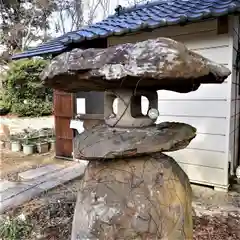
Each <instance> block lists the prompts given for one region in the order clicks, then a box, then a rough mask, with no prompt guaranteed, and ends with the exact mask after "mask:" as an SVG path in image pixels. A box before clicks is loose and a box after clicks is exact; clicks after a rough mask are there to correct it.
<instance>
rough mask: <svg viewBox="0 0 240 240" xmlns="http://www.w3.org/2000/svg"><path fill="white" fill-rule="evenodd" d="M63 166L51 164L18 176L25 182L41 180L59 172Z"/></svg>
mask: <svg viewBox="0 0 240 240" xmlns="http://www.w3.org/2000/svg"><path fill="white" fill-rule="evenodd" d="M62 168H63V166H60V165H57V164H49V165H46V166H42V167H39V168H35V169H30V170H27V171H25V172H21V173H19V174H18V176H19V177H20V179H22V180H24V181H29V180H32V179H36V178H39V177H41V176H43V175H46V174H49V173H52V172H55V171H57V170H60V169H62Z"/></svg>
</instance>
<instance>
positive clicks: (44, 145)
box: [36, 140, 48, 153]
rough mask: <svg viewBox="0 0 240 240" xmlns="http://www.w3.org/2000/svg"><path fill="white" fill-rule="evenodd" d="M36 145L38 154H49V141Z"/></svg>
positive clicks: (42, 141)
mask: <svg viewBox="0 0 240 240" xmlns="http://www.w3.org/2000/svg"><path fill="white" fill-rule="evenodd" d="M36 145H37V152H38V153H46V152H48V142H47V141H44V140H39V142H37V143H36Z"/></svg>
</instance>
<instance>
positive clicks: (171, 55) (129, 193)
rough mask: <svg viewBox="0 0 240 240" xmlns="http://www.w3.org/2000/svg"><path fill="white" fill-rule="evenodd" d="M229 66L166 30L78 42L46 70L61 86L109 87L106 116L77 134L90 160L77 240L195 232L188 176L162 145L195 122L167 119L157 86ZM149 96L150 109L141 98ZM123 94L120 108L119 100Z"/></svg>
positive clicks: (78, 151)
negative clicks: (103, 43) (83, 45)
mask: <svg viewBox="0 0 240 240" xmlns="http://www.w3.org/2000/svg"><path fill="white" fill-rule="evenodd" d="M229 74H230V71H229V70H228V69H227V68H225V67H224V66H221V65H218V64H216V63H213V62H211V61H210V60H208V59H206V58H203V57H202V56H200V55H198V54H196V53H194V52H192V51H189V50H188V49H187V48H186V47H185V46H184V45H183V44H181V43H178V42H176V41H173V40H171V39H166V38H157V39H153V40H147V41H144V42H139V43H136V44H129V43H126V44H122V45H117V46H113V47H109V48H107V49H87V50H80V49H74V50H72V51H71V52H68V53H63V54H61V55H59V56H58V57H56V58H55V59H53V61H52V62H51V64H50V65H49V66H48V67H47V69H45V71H44V72H43V73H42V76H41V77H42V79H43V81H44V82H45V84H46V85H47V86H49V87H53V88H57V89H59V90H63V91H68V92H76V91H105V103H104V120H105V123H104V124H101V125H97V126H95V127H93V128H90V129H87V130H85V131H84V132H83V133H81V134H80V135H78V136H77V137H76V138H75V140H74V150H73V151H74V156H75V157H76V158H77V159H84V160H88V161H89V164H88V166H87V167H86V171H85V174H84V177H83V180H82V182H81V191H80V192H79V194H78V199H77V203H76V208H75V214H74V220H73V228H72V240H76V239H81V240H84V239H94V240H97V239H99V240H105V239H106V240H107V239H124V240H126V239H139V240H140V239H152V240H156V239H168V240H177V239H182V240H184V239H193V225H192V205H191V204H192V196H191V186H190V183H189V179H188V177H187V175H186V174H185V173H184V171H183V170H182V169H181V168H180V166H179V165H178V164H177V163H176V161H175V160H174V159H173V158H171V157H169V156H167V155H165V154H164V153H163V152H169V151H177V150H179V149H183V148H185V147H186V146H187V145H188V144H189V143H190V141H191V140H192V139H193V138H194V137H195V136H196V129H195V128H194V127H192V126H190V125H188V124H184V123H178V122H164V123H160V124H155V121H156V119H157V118H158V117H160V118H161V116H159V113H158V109H161V106H158V97H157V90H161V89H165V90H170V91H176V92H180V93H187V92H190V91H195V90H197V89H198V87H199V86H200V84H205V83H206V84H207V83H222V82H223V81H224V80H225V79H226V78H227V77H228V76H229ZM142 96H144V97H146V98H147V99H148V101H149V109H148V112H147V114H146V115H144V114H142V112H141V98H142ZM116 98H117V99H118V103H117V112H115V111H114V110H113V102H114V100H115V99H116Z"/></svg>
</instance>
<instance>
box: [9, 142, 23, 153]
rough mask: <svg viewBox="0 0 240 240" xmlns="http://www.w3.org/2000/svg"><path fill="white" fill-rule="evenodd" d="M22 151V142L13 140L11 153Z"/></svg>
mask: <svg viewBox="0 0 240 240" xmlns="http://www.w3.org/2000/svg"><path fill="white" fill-rule="evenodd" d="M21 150H22V146H21V142H20V140H18V139H11V151H12V152H20V151H21Z"/></svg>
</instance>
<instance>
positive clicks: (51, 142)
mask: <svg viewBox="0 0 240 240" xmlns="http://www.w3.org/2000/svg"><path fill="white" fill-rule="evenodd" d="M48 143H49V150H50V151H55V143H56V139H55V137H54V133H53V129H51V132H50V137H49V135H48Z"/></svg>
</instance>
